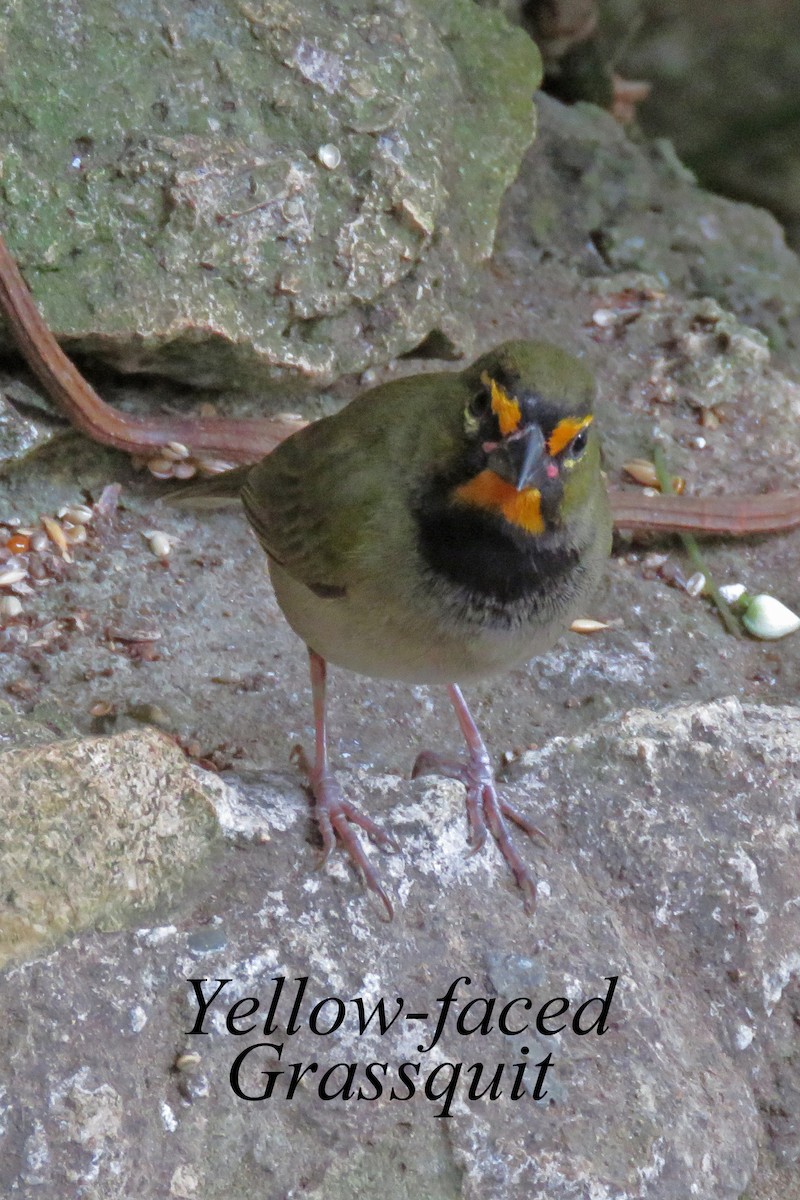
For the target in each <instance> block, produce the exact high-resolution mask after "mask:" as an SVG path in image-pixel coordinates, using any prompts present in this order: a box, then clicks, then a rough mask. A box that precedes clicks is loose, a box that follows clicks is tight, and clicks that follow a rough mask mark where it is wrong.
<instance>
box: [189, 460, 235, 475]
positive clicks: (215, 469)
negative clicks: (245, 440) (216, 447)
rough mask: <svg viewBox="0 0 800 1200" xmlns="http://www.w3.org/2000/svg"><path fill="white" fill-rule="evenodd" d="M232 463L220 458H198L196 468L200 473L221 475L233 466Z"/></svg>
mask: <svg viewBox="0 0 800 1200" xmlns="http://www.w3.org/2000/svg"><path fill="white" fill-rule="evenodd" d="M233 465H234V464H233V463H231V462H226V461H225V460H224V459H222V458H198V459H197V469H198V471H199V472H200V474H201V475H223V474H224V473H225V471H230V470H231V469H232V468H233Z"/></svg>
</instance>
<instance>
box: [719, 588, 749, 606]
mask: <svg viewBox="0 0 800 1200" xmlns="http://www.w3.org/2000/svg"><path fill="white" fill-rule="evenodd" d="M746 591H747V589H746V587H745V586H744V584H743V583H723V585H722V587H721V588H720V589H719V594H720V596H722V599H723V600H724V601H725V602H726V604H735V603H736V601H737V600H740V599H741V598H742V596H743V595H744V594H745V592H746Z"/></svg>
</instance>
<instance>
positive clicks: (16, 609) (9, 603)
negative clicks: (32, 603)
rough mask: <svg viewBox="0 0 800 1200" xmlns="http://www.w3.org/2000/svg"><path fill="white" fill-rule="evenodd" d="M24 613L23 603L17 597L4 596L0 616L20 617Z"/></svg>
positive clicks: (0, 605) (0, 604)
mask: <svg viewBox="0 0 800 1200" xmlns="http://www.w3.org/2000/svg"><path fill="white" fill-rule="evenodd" d="M21 612H22V601H21V600H20V599H19V598H18V597H17V596H3V598H2V600H0V616H2V617H18V616H19V614H20V613H21Z"/></svg>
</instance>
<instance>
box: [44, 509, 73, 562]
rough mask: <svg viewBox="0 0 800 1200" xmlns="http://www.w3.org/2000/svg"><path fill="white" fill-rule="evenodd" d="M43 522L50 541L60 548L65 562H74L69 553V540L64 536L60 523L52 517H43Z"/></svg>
mask: <svg viewBox="0 0 800 1200" xmlns="http://www.w3.org/2000/svg"><path fill="white" fill-rule="evenodd" d="M41 521H42V525H43V526H44V529H45V533H46V534H47V536H48V537H49V538H50V541H51V542H53V543H54V544H55V545H56V546H58V548H59V550H60V551H61V557H62V558H63V559H64V562H72V558H71V556H70V552H69V543H68V542H67V539H66V537H65V536H64V530H63V529H62V528H61V526H60V525H59V523H58V521H54V520H53V518H52V517H42V518H41Z"/></svg>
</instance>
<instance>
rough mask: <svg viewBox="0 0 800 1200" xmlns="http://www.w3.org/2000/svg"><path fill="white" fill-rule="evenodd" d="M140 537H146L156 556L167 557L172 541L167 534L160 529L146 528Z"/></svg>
mask: <svg viewBox="0 0 800 1200" xmlns="http://www.w3.org/2000/svg"><path fill="white" fill-rule="evenodd" d="M142 537H144V538H146V539H147V542H148V545H149V546H150V549H151V550H152V552H153V554H155V556H156V558H169V556H170V552H171V550H172V542H173V539H172V538H171V537H170V536H169V534H167V533H163V532H162V531H161V530H160V529H146V530H145V531H144V533H143V534H142Z"/></svg>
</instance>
